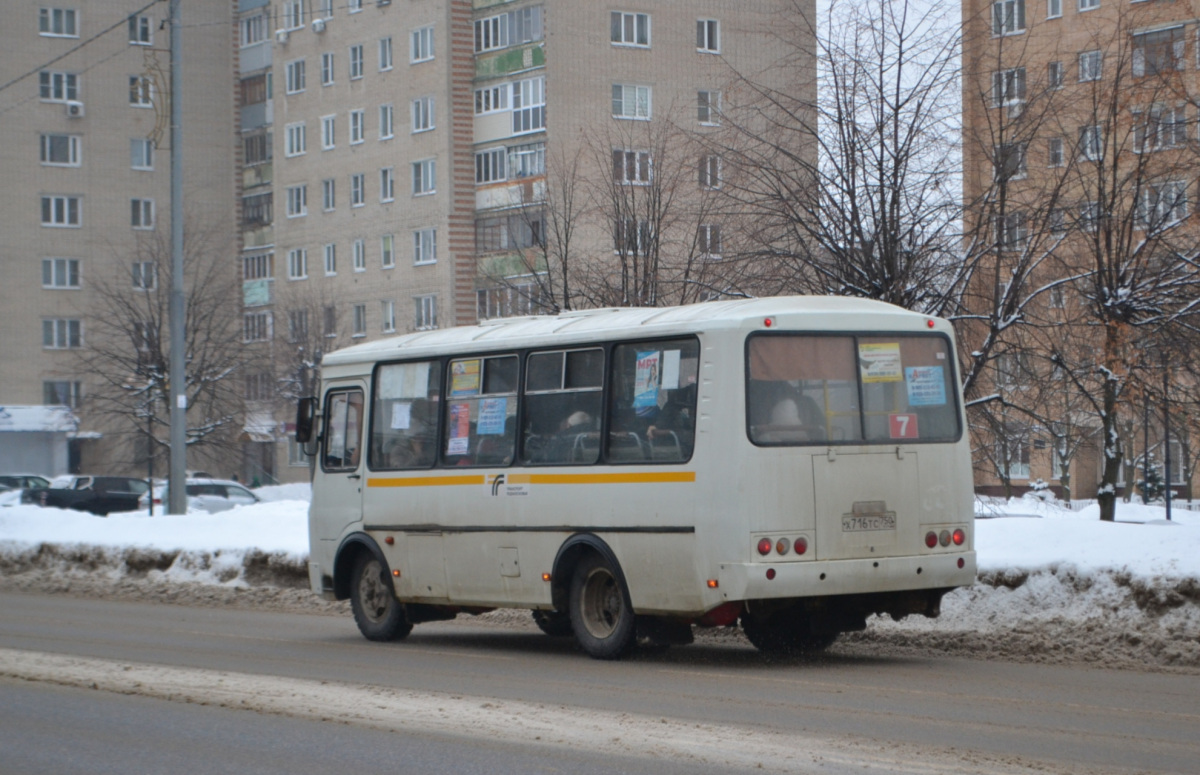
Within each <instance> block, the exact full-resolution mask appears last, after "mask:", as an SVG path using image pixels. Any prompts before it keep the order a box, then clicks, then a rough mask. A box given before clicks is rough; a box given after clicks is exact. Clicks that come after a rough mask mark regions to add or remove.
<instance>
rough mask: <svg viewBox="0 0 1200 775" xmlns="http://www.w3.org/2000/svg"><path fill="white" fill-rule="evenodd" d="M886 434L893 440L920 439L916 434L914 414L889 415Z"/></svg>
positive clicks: (915, 417)
mask: <svg viewBox="0 0 1200 775" xmlns="http://www.w3.org/2000/svg"><path fill="white" fill-rule="evenodd" d="M888 432H889V433H890V434H891V437H892V438H893V439H916V438H920V434H918V433H917V416H916V415H915V414H889V415H888Z"/></svg>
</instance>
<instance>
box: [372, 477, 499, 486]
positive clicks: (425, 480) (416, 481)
mask: <svg viewBox="0 0 1200 775" xmlns="http://www.w3.org/2000/svg"><path fill="white" fill-rule="evenodd" d="M483 483H484V481H483V474H478V475H471V476H412V477H399V476H394V477H386V478H383V477H376V478H374V479H368V480H367V486H368V487H445V486H450V485H459V484H483Z"/></svg>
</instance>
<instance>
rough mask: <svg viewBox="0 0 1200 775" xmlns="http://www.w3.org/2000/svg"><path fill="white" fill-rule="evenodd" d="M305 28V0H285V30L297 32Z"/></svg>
mask: <svg viewBox="0 0 1200 775" xmlns="http://www.w3.org/2000/svg"><path fill="white" fill-rule="evenodd" d="M303 26H304V0H283V28H284V29H285V30H295V29H299V28H300V27H303Z"/></svg>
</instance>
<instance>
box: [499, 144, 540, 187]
mask: <svg viewBox="0 0 1200 775" xmlns="http://www.w3.org/2000/svg"><path fill="white" fill-rule="evenodd" d="M545 174H546V144H545V143H526V144H525V145H514V146H512V147H511V148H509V149H508V177H509V178H512V179H514V180H515V179H518V178H526V177H529V176H531V175H545Z"/></svg>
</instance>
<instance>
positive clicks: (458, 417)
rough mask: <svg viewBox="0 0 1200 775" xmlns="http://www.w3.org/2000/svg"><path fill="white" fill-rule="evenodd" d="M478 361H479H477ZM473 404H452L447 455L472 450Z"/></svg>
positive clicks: (461, 453)
mask: <svg viewBox="0 0 1200 775" xmlns="http://www.w3.org/2000/svg"><path fill="white" fill-rule="evenodd" d="M476 363H478V361H476ZM470 435H471V405H470V404H467V403H461V404H450V443H449V444H447V445H446V454H447V455H465V454H467V452H468V451H469V450H470Z"/></svg>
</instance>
